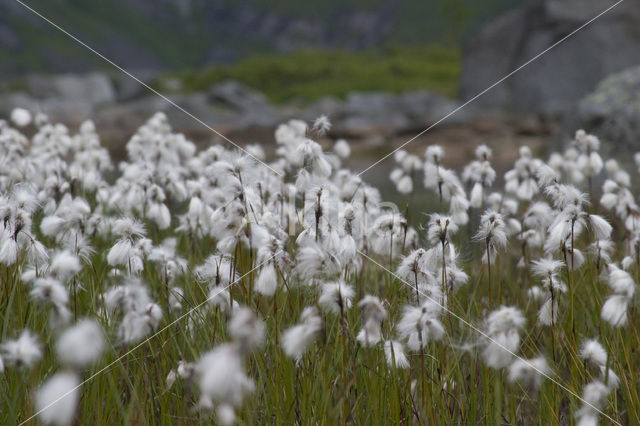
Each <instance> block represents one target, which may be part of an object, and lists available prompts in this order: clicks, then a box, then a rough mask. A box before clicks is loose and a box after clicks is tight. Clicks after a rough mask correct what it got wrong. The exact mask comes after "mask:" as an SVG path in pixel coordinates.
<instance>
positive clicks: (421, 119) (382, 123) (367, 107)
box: [329, 91, 467, 137]
mask: <svg viewBox="0 0 640 426" xmlns="http://www.w3.org/2000/svg"><path fill="white" fill-rule="evenodd" d="M457 107H458V103H456V102H455V101H453V100H451V99H448V98H445V97H443V96H440V95H437V94H434V93H431V92H428V91H410V92H405V93H401V94H391V93H381V92H360V93H351V94H349V95H348V96H347V99H346V101H345V102H344V105H343V107H342V109H341V110H338V111H337V112H336V113H335V116H332V115H329V118H331V119H332V121H333V125H334V132H338V133H345V134H346V135H355V136H361V137H364V136H368V135H370V134H373V133H382V134H386V135H391V134H397V133H404V132H412V131H416V130H417V131H420V130H424V129H425V128H427V127H429V126H430V125H432V124H433V123H435V122H436V121H438V120H440V119H442V118H443V117H444V116H446V115H447V114H448V113H450V112H451V111H453V110H455V109H456V108H457ZM466 119H467V114H466V113H465V112H464V111H460V112H457V113H456V114H453V115H452V116H451V117H449V118H447V119H446V120H445V121H444V122H443V123H442V124H443V125H445V124H447V123H449V124H450V123H461V122H464V121H465V120H466Z"/></svg>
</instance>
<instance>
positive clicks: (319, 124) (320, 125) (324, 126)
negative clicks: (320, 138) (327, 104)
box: [312, 114, 331, 135]
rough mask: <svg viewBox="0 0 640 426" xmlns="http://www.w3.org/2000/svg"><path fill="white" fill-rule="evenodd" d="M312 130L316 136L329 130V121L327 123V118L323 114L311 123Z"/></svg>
mask: <svg viewBox="0 0 640 426" xmlns="http://www.w3.org/2000/svg"><path fill="white" fill-rule="evenodd" d="M312 130H313V131H314V132H316V133H317V134H318V135H324V134H325V133H327V132H328V131H329V130H331V121H329V117H327V116H326V115H324V114H323V115H321V116H319V117H318V118H316V119H315V121H314V122H313V127H312Z"/></svg>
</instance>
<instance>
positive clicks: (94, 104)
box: [0, 73, 469, 138]
mask: <svg viewBox="0 0 640 426" xmlns="http://www.w3.org/2000/svg"><path fill="white" fill-rule="evenodd" d="M167 96H168V97H169V98H170V99H171V100H172V101H173V102H175V103H176V104H177V105H178V106H179V107H181V108H183V109H184V110H185V111H188V112H189V113H190V114H191V115H193V116H194V117H197V118H198V119H200V120H202V122H204V123H206V124H208V125H210V126H212V127H214V128H216V130H219V131H221V132H223V133H224V132H228V131H230V132H236V131H244V130H246V129H256V128H271V127H274V126H276V125H277V124H279V123H281V122H283V121H285V120H287V119H290V118H301V119H304V120H306V121H308V122H312V121H313V120H315V119H316V118H317V117H319V116H320V115H327V116H328V117H329V119H330V120H331V122H332V125H333V126H332V133H333V135H334V136H346V137H351V138H364V137H370V136H372V135H376V136H377V137H381V138H385V137H392V136H393V135H399V134H404V133H412V132H414V133H417V132H419V131H421V130H423V129H425V128H426V127H427V126H429V125H430V124H432V123H434V122H435V121H437V120H440V119H441V118H442V117H444V116H445V115H447V114H448V113H449V112H451V111H453V110H454V109H456V108H457V107H458V106H459V104H458V103H457V102H456V101H454V100H452V99H448V98H445V97H443V96H440V95H437V94H434V93H431V92H428V91H424V90H421V91H410V92H405V93H399V94H393V93H385V92H354V93H351V94H349V95H348V96H347V98H346V99H344V100H342V99H338V98H335V97H325V98H321V99H319V100H317V101H315V102H313V103H311V104H304V103H300V102H299V101H295V100H294V101H291V102H290V103H288V104H285V105H273V104H271V103H270V102H269V100H268V99H267V98H266V96H265V95H264V94H263V93H261V92H259V91H257V90H255V89H252V88H250V87H247V86H246V85H244V84H242V83H240V82H237V81H231V80H229V81H225V82H222V83H220V84H217V85H214V86H213V87H211V88H209V89H208V90H206V91H204V92H199V93H181V92H180V91H179V90H176V91H174V92H173V93H171V94H170V95H167ZM14 107H23V108H27V109H29V110H31V111H40V112H44V113H46V114H47V115H49V117H50V118H51V119H52V120H54V121H60V122H63V123H67V124H69V125H71V126H77V125H79V124H80V123H81V122H82V121H84V120H86V119H89V118H92V119H94V120H95V121H96V123H97V124H98V125H99V126H101V127H102V128H106V129H110V130H109V131H113V132H117V131H121V132H123V133H124V134H126V133H127V132H130V131H132V130H135V129H136V128H137V127H139V126H140V125H141V124H142V123H144V121H145V120H146V119H148V117H150V116H151V115H153V114H154V113H155V112H156V111H163V112H165V113H166V114H167V116H168V117H169V119H170V120H171V122H172V125H173V126H174V127H175V128H176V129H178V130H180V131H182V132H185V133H187V134H193V133H198V134H203V133H211V132H210V131H209V130H208V129H207V128H206V127H205V126H203V125H202V123H199V122H198V120H195V119H194V118H193V117H192V116H190V115H189V114H185V113H184V111H180V110H179V109H177V108H175V107H174V106H172V105H171V104H170V103H169V102H167V101H166V100H164V99H162V98H161V97H159V96H157V95H155V94H153V93H151V92H150V91H148V90H147V89H146V88H145V87H143V86H142V85H141V84H140V83H136V82H135V80H132V79H129V80H126V79H118V78H115V79H111V78H109V77H107V76H106V75H104V74H99V73H92V74H87V75H71V74H66V75H59V76H40V75H38V76H28V77H27V78H26V88H25V90H23V91H19V92H11V93H5V94H0V117H8V115H9V114H10V112H11V109H13V108H14ZM468 115H469V113H468V112H467V111H466V110H461V111H459V112H457V113H456V114H455V115H453V116H452V117H450V118H448V119H447V121H446V123H443V124H450V123H458V124H459V123H461V122H464V121H465V120H467V118H468Z"/></svg>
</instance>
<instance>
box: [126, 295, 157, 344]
mask: <svg viewBox="0 0 640 426" xmlns="http://www.w3.org/2000/svg"><path fill="white" fill-rule="evenodd" d="M161 319H162V309H161V308H160V306H159V305H157V304H155V303H148V304H147V305H146V306H145V307H144V309H142V310H140V311H138V310H131V311H129V312H127V314H126V315H125V316H124V318H122V322H121V323H120V327H119V328H118V337H119V339H120V341H121V342H122V343H125V344H129V345H130V344H134V343H137V342H139V341H141V340H142V339H143V338H144V337H146V336H147V335H148V334H150V333H151V332H152V331H154V330H155V329H156V328H157V327H158V325H159V324H160V320H161Z"/></svg>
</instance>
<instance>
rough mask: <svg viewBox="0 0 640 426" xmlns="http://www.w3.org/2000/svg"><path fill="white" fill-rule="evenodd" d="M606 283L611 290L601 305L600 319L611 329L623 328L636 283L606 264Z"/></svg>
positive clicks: (620, 270)
mask: <svg viewBox="0 0 640 426" xmlns="http://www.w3.org/2000/svg"><path fill="white" fill-rule="evenodd" d="M607 272H608V275H607V276H606V281H607V284H608V285H609V287H611V289H612V290H613V294H611V295H610V296H609V297H608V298H607V300H605V302H604V304H603V305H602V310H601V311H600V317H601V318H602V319H603V320H604V321H606V322H607V323H609V324H610V325H611V326H613V327H623V326H625V325H626V324H627V321H628V317H627V311H628V308H629V304H630V303H631V301H632V300H633V296H634V294H635V290H636V283H635V281H634V280H633V278H632V277H631V275H630V274H629V273H628V272H627V271H625V270H623V269H620V268H618V267H617V266H616V265H615V264H613V263H609V264H607Z"/></svg>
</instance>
